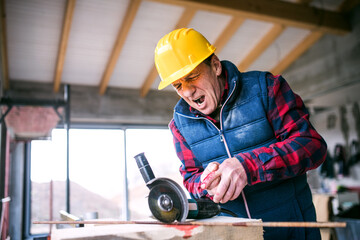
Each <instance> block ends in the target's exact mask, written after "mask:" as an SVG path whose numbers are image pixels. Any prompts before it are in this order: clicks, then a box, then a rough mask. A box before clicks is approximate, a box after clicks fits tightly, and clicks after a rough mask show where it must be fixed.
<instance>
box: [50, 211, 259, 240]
mask: <svg viewBox="0 0 360 240" xmlns="http://www.w3.org/2000/svg"><path fill="white" fill-rule="evenodd" d="M198 221H200V222H204V223H205V224H204V225H163V224H131V223H129V224H109V225H105V224H101V225H96V224H91V225H85V226H84V227H81V228H64V229H53V230H52V234H51V239H52V240H60V239H61V240H65V239H68V240H70V239H76V240H82V239H106V240H118V239H121V240H123V239H156V240H161V239H174V240H175V239H191V240H195V239H201V240H203V239H205V240H211V239H216V240H218V239H219V240H221V239H224V240H225V239H226V240H231V239H234V240H235V239H236V240H242V239H244V240H245V239H246V240H260V239H263V228H262V227H261V226H259V227H246V226H232V225H231V224H229V225H226V224H221V225H219V224H218V223H234V222H236V223H238V222H249V221H250V222H261V220H250V219H243V218H232V217H219V216H217V217H213V218H210V219H206V220H198ZM212 223H214V224H213V225H212Z"/></svg>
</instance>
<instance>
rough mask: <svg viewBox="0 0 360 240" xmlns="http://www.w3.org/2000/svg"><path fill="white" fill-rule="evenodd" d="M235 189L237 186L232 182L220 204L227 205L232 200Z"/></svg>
mask: <svg viewBox="0 0 360 240" xmlns="http://www.w3.org/2000/svg"><path fill="white" fill-rule="evenodd" d="M235 188H236V186H235V184H233V183H231V182H230V184H229V187H228V189H227V190H226V192H225V194H224V196H223V198H222V199H221V200H220V203H226V202H227V201H229V200H230V198H231V197H232V196H233V195H234V192H235Z"/></svg>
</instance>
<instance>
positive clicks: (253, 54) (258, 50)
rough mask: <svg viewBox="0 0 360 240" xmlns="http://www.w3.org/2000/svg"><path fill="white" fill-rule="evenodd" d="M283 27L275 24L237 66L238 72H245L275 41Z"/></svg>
mask: <svg viewBox="0 0 360 240" xmlns="http://www.w3.org/2000/svg"><path fill="white" fill-rule="evenodd" d="M284 29H285V28H284V26H282V25H280V24H275V25H274V26H273V27H272V28H271V29H270V30H269V32H268V33H267V34H265V36H264V37H263V38H262V39H261V40H260V42H259V43H258V44H257V45H256V46H255V47H254V48H253V49H252V50H251V51H250V53H249V54H248V55H247V56H245V58H244V59H243V60H242V61H241V62H240V64H239V65H238V69H239V70H240V71H245V70H247V69H248V68H249V66H250V65H251V64H252V63H253V62H254V61H255V60H256V59H257V58H258V57H259V56H260V55H261V54H262V53H263V52H264V51H265V50H266V49H267V48H268V47H269V46H270V45H271V44H272V43H273V42H274V41H275V40H276V39H277V37H278V36H279V35H280V34H281V33H282V32H283V31H284Z"/></svg>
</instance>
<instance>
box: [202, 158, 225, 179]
mask: <svg viewBox="0 0 360 240" xmlns="http://www.w3.org/2000/svg"><path fill="white" fill-rule="evenodd" d="M219 165H220V164H219V163H218V162H211V163H209V164H208V165H207V167H206V168H205V170H204V172H203V173H202V174H201V177H200V181H201V182H202V181H204V179H205V178H206V177H207V176H208V175H209V174H210V173H211V172H214V171H216V170H217V169H218V168H219Z"/></svg>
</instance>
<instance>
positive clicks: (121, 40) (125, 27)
mask: <svg viewBox="0 0 360 240" xmlns="http://www.w3.org/2000/svg"><path fill="white" fill-rule="evenodd" d="M140 4H141V0H130V1H129V6H128V8H127V11H126V14H125V17H124V20H123V24H122V25H121V27H120V30H119V32H118V35H117V38H116V41H115V45H114V47H113V50H112V52H111V56H110V58H109V60H108V63H107V65H106V68H105V71H104V73H103V76H102V79H101V82H100V85H99V94H100V95H103V94H104V93H105V91H106V88H107V86H108V83H109V81H110V77H111V76H112V74H113V72H114V69H115V65H116V63H117V60H118V59H119V56H120V53H121V50H122V48H123V46H124V44H125V41H126V38H127V36H128V34H129V31H130V28H131V25H132V23H133V22H134V19H135V16H136V13H137V11H138V9H139V6H140Z"/></svg>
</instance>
